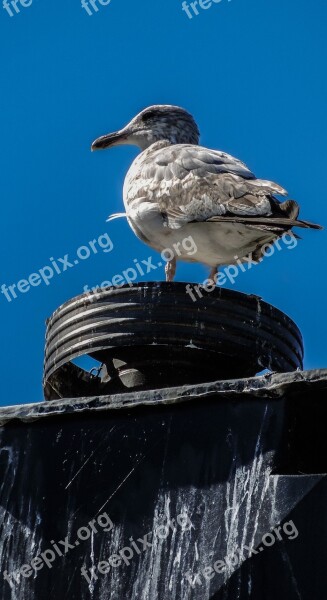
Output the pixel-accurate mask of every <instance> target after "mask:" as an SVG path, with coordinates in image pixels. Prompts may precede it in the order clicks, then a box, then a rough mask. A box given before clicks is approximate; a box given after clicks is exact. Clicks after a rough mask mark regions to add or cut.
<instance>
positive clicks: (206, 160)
mask: <svg viewBox="0 0 327 600" xmlns="http://www.w3.org/2000/svg"><path fill="white" fill-rule="evenodd" d="M198 141H199V130H198V127H197V125H196V123H195V121H194V119H193V117H192V116H191V115H190V114H189V113H188V112H187V111H185V110H184V109H182V108H179V107H176V106H152V107H149V108H147V109H145V110H144V111H142V112H141V113H140V114H139V115H137V116H136V117H134V119H133V120H132V121H131V122H130V123H129V124H128V125H127V126H126V127H125V128H124V129H122V130H120V131H118V132H116V133H114V134H109V135H106V136H102V137H101V138H98V139H97V140H96V141H95V142H94V143H93V145H92V149H100V148H106V147H108V146H112V145H118V144H136V145H138V146H139V147H140V148H141V150H142V153H141V154H140V155H139V156H138V157H137V158H136V159H135V161H134V162H133V164H132V166H131V168H130V170H129V172H128V173H127V176H126V179H125V184H124V193H123V195H124V204H125V209H126V215H127V218H128V222H129V224H130V225H131V227H132V229H133V231H134V232H135V233H136V235H137V236H138V237H139V238H140V239H142V240H143V241H144V242H146V243H148V244H149V245H150V246H151V247H153V248H155V249H157V250H159V251H162V250H164V249H165V248H171V249H173V248H174V247H175V246H176V245H178V244H180V246H181V242H182V240H183V239H185V238H187V237H188V236H192V239H193V240H194V242H195V244H196V247H197V252H196V253H195V254H194V255H192V256H190V255H188V254H187V252H186V251H184V252H183V251H182V252H181V253H180V254H179V253H178V252H180V248H179V251H178V252H177V251H176V252H175V257H176V258H177V259H178V258H179V259H181V260H188V261H195V262H203V263H205V264H207V265H209V266H211V267H212V269H213V270H215V269H216V268H217V267H218V266H219V265H221V264H232V263H235V262H236V261H237V260H239V259H246V258H247V257H248V256H249V255H250V254H252V257H253V258H258V257H259V256H260V254H261V248H262V246H263V245H264V244H267V243H270V242H272V241H273V240H274V239H276V238H277V237H279V236H280V235H282V234H283V233H284V232H286V231H289V230H290V229H291V228H292V227H293V226H298V227H311V228H316V229H319V228H320V227H319V226H318V225H314V224H312V223H309V222H306V221H299V220H297V217H298V213H299V208H298V205H297V203H296V202H295V201H293V200H287V201H285V202H279V200H277V199H276V198H275V196H274V195H281V196H286V195H287V192H286V190H284V189H283V188H282V187H280V186H279V185H278V184H276V183H273V182H271V181H266V180H263V179H257V178H256V177H255V175H254V174H253V173H252V172H251V171H250V170H249V169H248V167H247V166H246V165H245V164H244V163H243V162H241V161H240V160H238V159H236V158H234V157H233V156H230V155H229V154H226V153H225V152H220V151H217V150H209V149H207V148H204V147H202V146H198V145H197V144H198ZM175 249H176V248H175ZM171 262H172V264H171V265H170V268H168V279H172V277H173V274H174V265H173V263H174V260H173V261H171Z"/></svg>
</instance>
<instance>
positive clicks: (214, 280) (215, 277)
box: [208, 267, 218, 285]
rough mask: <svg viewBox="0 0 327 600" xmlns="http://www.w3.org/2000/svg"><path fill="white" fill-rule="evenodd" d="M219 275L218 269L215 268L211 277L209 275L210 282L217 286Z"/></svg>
mask: <svg viewBox="0 0 327 600" xmlns="http://www.w3.org/2000/svg"><path fill="white" fill-rule="evenodd" d="M217 275H218V267H213V268H212V269H211V271H210V275H209V277H208V279H209V280H210V281H212V283H214V285H217Z"/></svg>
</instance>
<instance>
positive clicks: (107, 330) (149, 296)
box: [44, 282, 303, 385]
mask: <svg viewBox="0 0 327 600" xmlns="http://www.w3.org/2000/svg"><path fill="white" fill-rule="evenodd" d="M186 285H187V284H186V283H175V282H173V283H164V282H160V283H158V282H149V283H140V284H135V285H133V286H129V285H125V286H122V287H121V288H105V289H99V290H97V291H96V293H95V294H93V293H85V294H82V295H80V296H77V297H76V298H73V299H72V300H69V301H68V302H66V303H65V304H63V305H62V306H60V307H59V308H58V309H57V310H56V311H55V312H54V313H53V315H52V316H51V318H50V319H49V320H48V323H47V331H46V348H45V362H44V384H45V385H46V384H47V383H48V382H49V381H50V380H51V377H52V375H53V374H54V373H56V372H57V371H58V369H60V368H61V367H62V366H63V365H65V364H67V363H68V362H70V361H71V360H73V359H74V358H77V357H79V356H82V355H84V354H91V355H92V356H96V353H97V352H103V351H105V350H108V349H112V348H115V347H117V348H118V347H120V348H121V347H122V346H129V347H130V346H135V347H136V346H146V345H151V344H157V345H165V346H166V345H168V346H175V347H176V346H179V347H192V348H196V349H199V350H205V351H207V352H212V353H217V354H219V353H223V354H224V355H230V356H231V357H233V356H234V357H237V356H240V355H243V353H244V356H247V355H248V356H249V360H251V361H253V364H254V365H258V366H261V367H262V369H264V368H268V369H270V370H272V371H278V372H288V371H293V370H296V369H297V368H302V364H303V342H302V336H301V333H300V331H299V329H298V328H297V326H296V325H295V323H294V322H293V321H292V320H291V319H290V318H289V317H288V316H287V315H285V314H284V313H282V312H281V311H280V310H278V309H276V308H274V307H273V306H271V305H269V304H267V303H266V302H263V301H262V300H261V299H260V298H258V297H257V296H249V295H246V294H242V293H241V292H234V291H232V290H227V289H223V288H216V290H214V291H213V292H210V293H209V292H203V298H202V299H199V300H198V301H197V302H193V301H192V299H191V298H190V297H189V295H188V294H186V291H185V286H186ZM191 285H195V284H191ZM258 370H260V369H258Z"/></svg>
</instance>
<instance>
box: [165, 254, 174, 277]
mask: <svg viewBox="0 0 327 600" xmlns="http://www.w3.org/2000/svg"><path fill="white" fill-rule="evenodd" d="M165 273H166V281H173V280H174V277H175V273H176V258H175V256H174V258H173V259H172V260H169V261H168V262H167V263H166V265H165Z"/></svg>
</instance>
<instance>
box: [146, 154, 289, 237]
mask: <svg viewBox="0 0 327 600" xmlns="http://www.w3.org/2000/svg"><path fill="white" fill-rule="evenodd" d="M138 176H139V177H140V178H141V179H142V186H140V195H141V194H142V196H144V192H146V196H147V197H148V198H150V199H151V200H152V201H154V202H156V203H157V204H158V205H159V208H160V211H161V213H162V215H163V216H164V219H165V224H166V225H167V227H169V228H171V229H178V228H180V227H182V226H183V225H184V224H185V223H188V222H194V221H208V220H212V221H214V220H215V221H218V220H226V221H227V220H230V221H232V220H235V221H239V222H243V220H245V219H246V220H250V222H251V223H253V225H256V226H257V225H258V223H257V220H258V218H265V219H266V220H267V218H269V221H268V224H269V222H270V220H273V219H272V217H274V216H276V217H277V216H279V217H280V218H283V219H284V221H285V220H286V221H287V224H290V220H291V217H292V218H293V217H295V218H296V216H297V214H298V211H297V210H296V207H295V206H294V205H296V203H294V205H290V203H291V202H292V201H288V202H287V203H283V205H286V204H287V208H288V209H289V212H292V215H291V214H288V212H287V210H286V206H284V211H283V210H280V208H279V207H280V206H283V205H281V204H280V203H279V202H278V200H276V199H275V198H273V196H272V195H273V194H279V195H287V192H286V190H284V189H283V188H282V187H280V186H279V185H278V184H276V183H273V182H271V181H266V180H262V179H256V178H255V175H254V174H253V173H252V172H251V171H250V170H249V169H248V167H247V166H246V165H245V164H244V163H243V162H241V161H240V160H238V159H237V158H234V157H233V156H231V155H230V154H227V153H226V152H220V151H217V150H209V149H207V148H204V147H202V146H195V145H185V144H176V145H172V146H166V147H164V148H161V149H159V150H155V151H154V152H153V153H150V154H148V156H147V159H146V160H145V161H144V162H143V164H142V166H141V169H140V171H139V174H138ZM296 206H297V205H296ZM276 211H277V215H276V214H275V213H276ZM295 212H296V216H295ZM255 221H256V222H255ZM259 224H260V223H259ZM280 225H283V223H280ZM284 225H285V223H284Z"/></svg>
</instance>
